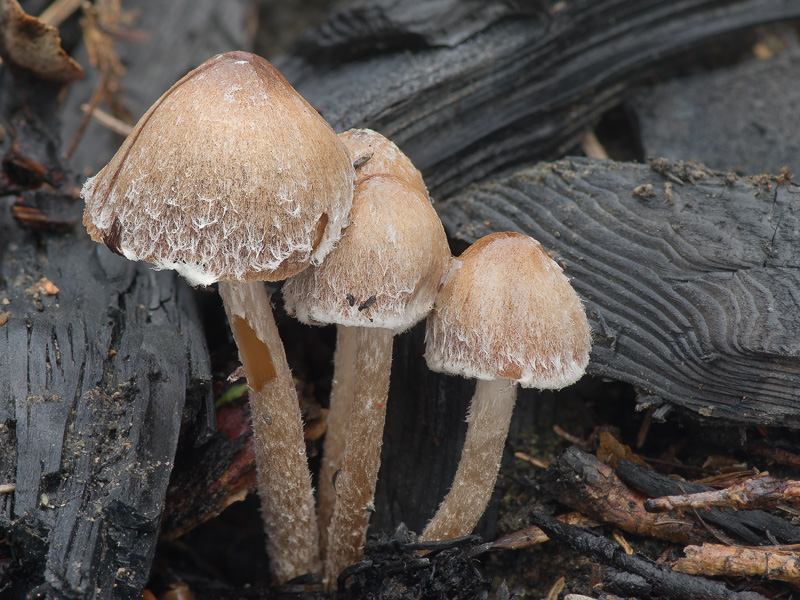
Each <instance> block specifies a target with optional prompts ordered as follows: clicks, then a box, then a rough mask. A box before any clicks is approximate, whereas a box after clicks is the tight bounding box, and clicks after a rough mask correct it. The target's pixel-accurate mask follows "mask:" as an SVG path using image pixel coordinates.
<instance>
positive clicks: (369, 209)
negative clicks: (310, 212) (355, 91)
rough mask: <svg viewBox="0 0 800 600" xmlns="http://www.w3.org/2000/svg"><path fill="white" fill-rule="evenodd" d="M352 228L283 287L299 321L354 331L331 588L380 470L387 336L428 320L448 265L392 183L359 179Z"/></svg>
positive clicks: (425, 220) (425, 208) (427, 207)
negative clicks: (350, 394)
mask: <svg viewBox="0 0 800 600" xmlns="http://www.w3.org/2000/svg"><path fill="white" fill-rule="evenodd" d="M351 221H352V223H351V224H350V226H349V227H348V228H347V231H346V232H345V235H344V236H343V237H342V239H341V241H340V243H339V245H338V246H337V247H336V248H335V249H334V250H333V251H332V252H331V253H330V255H329V256H328V257H327V259H326V260H325V262H324V263H322V265H320V266H318V267H312V268H310V269H308V270H306V271H304V272H302V273H300V274H299V275H296V276H294V277H292V278H290V279H289V280H287V282H286V284H285V285H284V286H283V295H284V300H285V306H286V309H287V312H289V314H293V315H295V316H296V317H297V318H298V319H299V320H300V321H302V322H304V323H311V324H321V323H337V324H339V325H343V326H346V327H352V328H356V330H355V334H354V338H355V346H356V349H355V354H354V355H355V358H354V364H355V376H354V381H353V398H352V406H351V409H350V415H349V419H348V427H347V440H346V444H345V450H344V457H343V459H342V464H341V471H340V473H339V475H338V477H337V478H336V495H337V498H336V503H335V506H334V511H333V517H332V519H331V524H330V527H329V530H328V547H327V556H326V562H325V577H326V581H327V585H328V586H329V587H330V586H332V585H333V584H334V583H335V581H336V576H337V575H338V573H339V572H340V571H341V570H342V569H343V568H344V567H345V566H347V565H349V564H351V563H353V562H355V561H357V560H359V558H360V557H361V555H362V547H363V545H364V541H365V539H366V530H367V525H368V524H369V516H370V510H371V508H372V506H373V504H372V503H373V499H374V494H375V483H376V480H377V475H378V467H379V466H380V448H381V443H382V438H383V424H384V420H385V415H386V400H387V395H388V387H389V373H390V369H391V360H392V338H393V336H394V335H395V334H396V333H399V332H401V331H404V330H406V329H408V328H409V327H411V326H412V325H414V324H415V323H417V322H419V321H420V320H422V319H423V318H424V317H425V316H426V315H427V314H428V312H429V311H430V309H431V307H432V306H433V300H434V298H435V296H436V292H437V290H438V288H439V285H440V282H441V279H442V276H443V275H444V273H445V271H446V269H447V266H448V264H449V261H450V251H449V248H448V245H447V237H446V235H445V233H444V228H443V227H442V224H441V221H440V220H439V217H438V215H437V214H436V211H435V210H434V209H433V207H432V206H431V203H430V201H429V200H428V198H427V197H426V196H425V195H424V194H422V193H421V192H420V191H418V190H417V189H415V188H413V187H411V186H409V185H408V184H406V183H404V182H403V181H401V180H399V179H398V178H396V177H392V176H389V175H372V176H369V177H366V178H364V179H362V180H361V182H360V183H359V184H358V185H357V186H356V189H355V193H354V197H353V209H352V211H351ZM337 352H338V350H337ZM336 367H337V369H338V368H339V367H340V365H336ZM322 484H323V485H327V484H328V482H323V483H322Z"/></svg>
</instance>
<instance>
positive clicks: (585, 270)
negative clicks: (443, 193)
mask: <svg viewBox="0 0 800 600" xmlns="http://www.w3.org/2000/svg"><path fill="white" fill-rule="evenodd" d="M653 167H654V168H651V167H648V166H646V165H640V164H622V163H613V162H610V161H593V160H590V159H571V160H563V161H559V162H556V163H545V164H540V165H538V166H536V167H533V168H530V169H527V170H524V171H521V172H519V173H517V174H515V175H513V176H511V177H508V178H506V179H503V180H500V181H497V182H494V183H489V184H484V185H482V186H478V187H474V188H471V189H469V190H467V191H466V192H464V193H462V194H459V195H458V196H457V197H454V198H453V199H451V200H449V201H448V202H446V203H444V204H443V205H440V214H441V216H442V220H443V221H444V222H445V226H446V227H447V228H448V230H449V233H450V234H451V235H453V236H454V237H455V238H457V239H461V240H464V241H466V242H472V241H473V240H475V239H476V238H478V237H480V236H482V235H484V234H487V233H489V232H492V231H502V230H514V231H521V232H523V233H527V234H529V235H531V236H533V237H534V238H536V239H538V240H539V241H540V242H541V243H542V245H543V246H544V247H545V249H547V250H548V251H549V252H551V254H552V255H553V256H554V258H556V259H557V260H558V261H559V262H560V263H561V264H562V265H563V267H564V268H565V271H566V273H567V275H568V276H569V277H571V278H572V282H573V285H574V287H575V288H576V290H577V291H578V293H579V294H580V295H581V297H582V298H583V300H584V302H585V305H586V309H587V313H588V315H589V318H590V320H591V322H592V328H593V339H594V349H593V352H592V360H591V364H590V367H589V372H590V373H592V374H593V375H595V376H598V377H607V378H611V379H617V380H621V381H626V382H629V383H631V384H633V385H635V386H636V388H637V389H638V392H639V402H640V403H642V404H643V405H658V404H661V403H663V402H668V403H672V404H675V405H678V406H681V407H684V408H688V409H690V410H692V411H694V412H696V413H697V414H698V415H699V416H701V417H714V418H721V419H724V420H727V421H733V422H739V423H753V424H755V423H760V424H770V425H788V426H797V425H798V424H799V423H800V393H798V391H797V390H798V389H800V335H798V333H799V332H800V270H798V267H799V266H800V255H798V253H797V248H798V246H799V245H800V188H798V187H797V186H795V185H792V184H786V183H784V184H778V183H777V182H776V181H775V180H774V179H773V178H772V177H769V176H763V177H760V178H747V179H744V178H737V177H735V176H731V175H725V174H719V173H713V172H710V171H707V170H704V169H702V168H699V167H695V166H691V165H684V164H672V163H666V162H658V163H656V164H654V165H653ZM657 171H658V172H657Z"/></svg>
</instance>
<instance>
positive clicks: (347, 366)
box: [317, 325, 357, 556]
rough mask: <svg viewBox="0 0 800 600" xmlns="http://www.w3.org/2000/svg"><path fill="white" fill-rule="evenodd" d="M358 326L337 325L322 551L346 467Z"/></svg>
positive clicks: (320, 496) (320, 514) (323, 476)
mask: <svg viewBox="0 0 800 600" xmlns="http://www.w3.org/2000/svg"><path fill="white" fill-rule="evenodd" d="M356 331H357V330H356V328H355V327H346V326H345V325H337V326H336V352H335V353H334V355H333V383H332V385H331V399H330V411H329V412H328V428H327V433H326V435H325V444H324V446H323V450H322V467H321V468H320V473H319V486H318V489H317V518H318V519H319V545H320V551H321V552H322V555H323V556H325V553H326V552H327V549H328V526H329V525H330V523H331V519H332V518H333V505H334V502H335V501H336V491H335V489H334V487H333V478H334V477H335V476H336V471H338V470H339V469H340V468H341V467H342V459H343V456H344V447H345V439H346V437H347V423H348V421H349V419H350V407H351V406H352V404H353V385H354V383H355V362H356Z"/></svg>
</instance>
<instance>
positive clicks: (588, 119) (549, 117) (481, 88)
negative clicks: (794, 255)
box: [276, 0, 800, 198]
mask: <svg viewBox="0 0 800 600" xmlns="http://www.w3.org/2000/svg"><path fill="white" fill-rule="evenodd" d="M796 17H800V6H799V5H797V4H796V3H794V2H791V0H769V1H767V2H764V1H762V0H736V1H733V2H730V1H720V0H701V1H693V2H672V1H670V0H643V1H641V2H637V3H636V5H635V8H633V7H632V5H631V4H630V3H629V2H626V0H601V1H596V0H577V1H575V2H567V3H564V2H558V1H556V0H546V1H543V2H537V3H526V2H503V3H492V2H468V3H460V2H456V1H454V0H449V1H445V0H440V1H438V2H435V3H430V2H418V1H416V0H405V1H403V2H399V3H398V2H395V3H392V2H388V1H386V0H382V1H375V2H371V3H367V4H366V6H357V7H355V8H349V9H345V10H342V11H340V12H338V13H335V14H334V15H333V16H331V17H330V18H329V19H328V20H327V21H326V23H325V24H324V25H323V26H321V27H320V28H319V29H317V30H316V31H315V32H313V33H309V34H308V35H306V36H304V37H303V39H302V43H301V44H299V45H298V49H297V50H296V51H295V52H294V53H293V54H292V55H291V56H288V57H285V58H283V59H279V60H277V61H276V66H278V68H280V69H281V70H282V71H283V73H284V74H285V75H286V77H287V79H289V81H290V82H291V83H292V85H294V86H295V87H296V88H297V90H298V91H299V92H300V93H301V94H303V96H305V97H306V98H307V99H308V101H309V102H310V103H311V104H312V105H313V106H314V107H315V108H317V109H318V110H320V112H321V113H322V115H323V116H324V117H325V118H326V119H327V120H328V122H330V123H331V124H332V125H333V127H334V129H336V130H337V131H341V130H344V129H349V128H351V127H370V128H372V129H375V130H377V131H380V132H381V133H383V134H384V135H386V136H387V137H389V138H390V139H392V141H394V142H395V143H396V144H397V145H398V146H399V147H400V148H401V149H402V150H403V151H404V152H405V153H406V154H408V155H409V157H410V158H411V159H412V161H414V164H415V165H416V166H417V168H419V169H420V170H421V171H422V173H423V175H424V176H425V181H426V183H427V185H428V188H429V189H430V191H431V193H432V195H434V196H436V197H437V198H446V197H447V196H449V195H451V194H453V193H455V192H457V191H459V190H460V189H462V188H464V187H465V186H466V185H468V184H470V183H473V182H476V181H480V180H482V179H485V178H487V177H491V176H497V175H500V174H509V173H510V172H512V171H513V170H516V169H518V168H520V167H521V166H523V165H530V164H532V163H534V162H536V161H539V160H548V159H553V158H557V157H560V156H563V155H564V153H565V152H566V151H568V150H569V149H570V148H574V147H575V146H576V145H577V143H578V141H579V140H580V139H581V137H583V135H584V134H585V132H586V131H587V130H588V129H590V128H591V127H592V126H593V125H594V124H595V123H596V122H597V121H598V120H599V118H600V116H601V115H602V114H603V112H604V111H606V110H607V109H609V108H610V107H612V106H615V105H617V104H619V103H620V102H621V101H622V100H623V99H624V98H626V97H628V96H629V95H630V94H631V93H632V88H633V87H635V86H636V85H637V84H640V83H642V82H644V81H645V79H646V78H647V77H649V76H651V75H653V74H656V73H659V72H661V71H664V70H674V69H676V68H677V67H678V66H679V65H681V64H683V65H686V64H694V63H695V61H696V60H697V54H698V53H697V50H698V49H699V48H701V47H703V46H707V45H708V44H709V42H710V41H715V40H718V39H719V37H720V36H724V35H726V34H731V33H734V32H740V31H742V30H743V29H746V28H752V27H753V26H755V25H757V24H760V23H768V22H773V21H777V20H782V19H791V18H796ZM378 35H380V40H377V41H376V37H377V36H378ZM387 40H389V41H390V43H386V44H385V45H384V42H386V41H387ZM379 42H380V43H379ZM693 51H694V52H693ZM777 168H778V167H776V169H777Z"/></svg>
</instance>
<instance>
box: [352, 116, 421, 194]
mask: <svg viewBox="0 0 800 600" xmlns="http://www.w3.org/2000/svg"><path fill="white" fill-rule="evenodd" d="M339 139H340V140H342V142H344V145H345V146H347V149H348V150H349V151H350V156H352V157H353V162H354V163H355V164H356V165H357V167H356V181H360V180H361V179H363V178H365V177H369V176H370V175H378V174H385V175H394V176H395V177H397V178H398V179H400V180H402V181H404V182H405V183H407V184H408V185H410V186H411V187H413V188H416V189H417V190H419V191H420V192H422V193H423V194H425V195H426V196H427V195H428V188H427V187H425V181H424V180H423V179H422V174H421V173H420V172H419V170H417V168H416V167H415V166H414V163H412V162H411V159H410V158H408V157H407V156H406V155H405V154H403V152H402V151H401V150H400V148H398V147H397V145H396V144H395V143H394V142H393V141H391V140H390V139H388V138H387V137H385V136H383V135H381V134H380V133H378V132H377V131H373V130H372V129H349V130H348V131H345V132H344V133H340V134H339Z"/></svg>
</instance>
